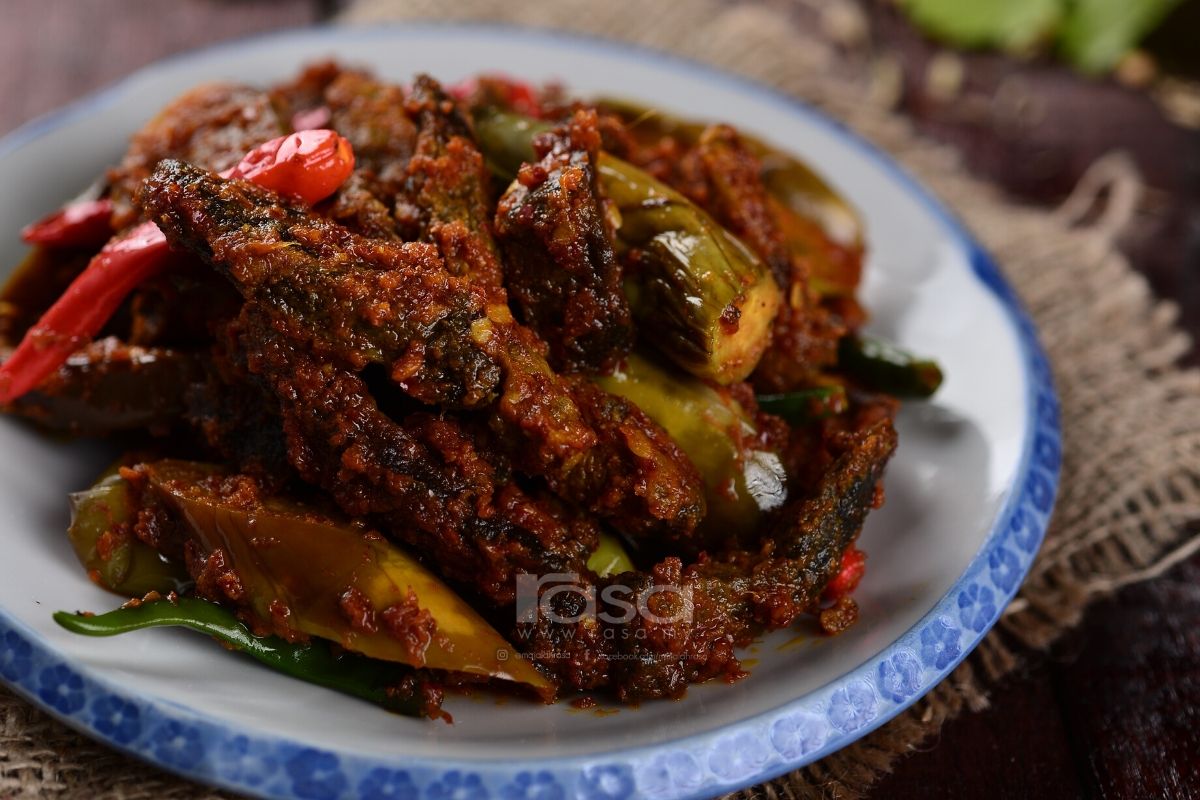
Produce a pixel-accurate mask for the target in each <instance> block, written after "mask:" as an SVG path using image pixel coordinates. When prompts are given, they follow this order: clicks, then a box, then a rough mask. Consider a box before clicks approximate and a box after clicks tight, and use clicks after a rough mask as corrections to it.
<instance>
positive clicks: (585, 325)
mask: <svg viewBox="0 0 1200 800" xmlns="http://www.w3.org/2000/svg"><path fill="white" fill-rule="evenodd" d="M599 140H600V136H599V133H598V132H597V131H596V115H595V112H584V111H580V112H578V113H576V115H575V116H574V117H572V118H571V120H570V122H569V123H568V124H567V125H564V126H562V127H559V128H557V129H555V130H554V131H553V132H551V133H546V134H542V135H540V136H539V137H537V140H536V151H537V154H538V155H540V156H541V160H540V161H539V162H538V163H537V164H536V165H526V166H525V167H523V168H522V170H521V174H520V178H519V180H518V182H517V183H514V184H513V186H512V187H510V189H509V190H508V192H507V193H506V194H505V196H504V197H503V198H501V201H500V205H499V207H498V209H497V212H496V229H497V233H498V235H500V237H501V241H502V243H503V244H504V246H505V249H506V250H507V251H508V253H509V256H510V257H509V260H508V263H507V265H506V266H507V269H506V278H507V284H508V288H509V291H510V293H511V294H512V295H513V296H514V298H515V299H516V300H517V302H518V303H519V305H520V306H521V309H522V311H523V313H524V315H525V318H526V320H527V321H528V322H529V323H530V324H531V325H532V326H533V327H534V328H535V329H536V330H537V331H538V334H539V335H541V336H542V338H543V339H545V340H546V341H547V342H548V343H549V344H550V349H551V354H552V356H553V358H554V361H555V363H556V365H558V366H559V367H560V368H564V369H569V370H572V371H581V372H610V371H611V370H612V369H613V367H615V366H616V363H617V361H618V360H619V359H620V358H621V356H623V355H625V354H626V353H628V352H629V350H630V348H631V347H632V346H633V339H634V331H633V323H632V321H631V318H630V310H629V303H628V301H627V300H626V298H625V292H624V289H623V287H622V283H621V279H622V267H621V262H619V261H618V260H617V259H616V257H615V255H614V248H613V232H612V231H611V230H610V229H609V225H608V224H607V221H606V214H605V208H604V206H605V200H604V198H603V197H602V195H601V192H600V184H599V176H598V171H597V168H596V159H597V157H598V155H599V149H598V148H599V144H600V141H599ZM566 232H569V234H570V235H569V237H568V236H564V233H566ZM547 290H549V291H547Z"/></svg>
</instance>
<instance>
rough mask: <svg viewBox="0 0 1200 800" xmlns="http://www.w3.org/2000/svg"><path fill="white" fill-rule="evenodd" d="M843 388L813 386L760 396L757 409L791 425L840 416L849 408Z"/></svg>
mask: <svg viewBox="0 0 1200 800" xmlns="http://www.w3.org/2000/svg"><path fill="white" fill-rule="evenodd" d="M849 404H850V403H849V400H848V399H847V397H846V388H845V387H844V386H814V387H812V388H811V389H800V390H798V391H795V392H784V393H783V394H760V395H759V396H758V407H759V408H760V409H762V410H763V411H765V412H767V413H768V414H774V415H775V416H777V417H783V418H784V419H785V420H787V421H788V422H790V423H791V424H793V425H804V424H806V423H809V422H812V421H814V420H818V419H824V418H825V417H831V416H833V415H834V414H841V413H842V412H843V411H845V410H846V409H847V408H848V407H849Z"/></svg>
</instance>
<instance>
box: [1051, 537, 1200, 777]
mask: <svg viewBox="0 0 1200 800" xmlns="http://www.w3.org/2000/svg"><path fill="white" fill-rule="evenodd" d="M1061 650H1065V651H1070V652H1071V654H1072V655H1073V656H1074V657H1073V658H1071V659H1070V660H1068V661H1064V662H1060V663H1059V664H1057V665H1056V666H1055V670H1054V672H1055V674H1054V682H1055V686H1056V688H1057V691H1058V695H1059V698H1060V701H1061V704H1062V709H1063V715H1064V717H1065V719H1066V720H1067V726H1068V729H1069V730H1070V731H1071V734H1072V745H1073V748H1074V752H1075V758H1076V762H1077V763H1078V764H1080V765H1081V767H1082V768H1083V770H1084V773H1085V774H1086V775H1087V777H1088V778H1089V780H1090V781H1091V782H1092V783H1093V785H1094V786H1095V787H1096V789H1097V791H1098V794H1099V795H1100V796H1102V797H1106V798H1107V797H1111V798H1127V797H1129V798H1132V797H1156V798H1165V799H1166V800H1173V799H1175V798H1178V799H1179V800H1183V799H1184V798H1195V797H1197V796H1200V557H1196V558H1193V559H1191V560H1190V561H1188V562H1185V563H1184V564H1183V565H1181V566H1180V567H1178V568H1176V569H1175V570H1173V571H1171V572H1170V573H1169V574H1167V575H1166V576H1164V577H1163V578H1161V579H1159V580H1156V581H1152V582H1150V583H1146V584H1142V585H1139V586H1132V587H1129V588H1127V589H1125V590H1124V591H1122V592H1121V593H1120V594H1119V595H1117V596H1116V597H1115V598H1113V599H1111V600H1107V601H1105V602H1103V603H1101V604H1099V605H1097V606H1096V607H1095V608H1093V609H1092V610H1091V611H1090V612H1089V614H1088V615H1087V618H1086V620H1085V622H1084V624H1083V625H1082V626H1081V627H1080V628H1079V629H1078V630H1077V631H1074V632H1073V633H1072V634H1071V635H1070V636H1069V637H1068V639H1067V641H1066V642H1065V643H1064V645H1063V648H1061Z"/></svg>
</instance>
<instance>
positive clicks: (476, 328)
mask: <svg viewBox="0 0 1200 800" xmlns="http://www.w3.org/2000/svg"><path fill="white" fill-rule="evenodd" d="M142 202H143V204H144V205H145V206H146V209H147V212H148V213H149V214H150V215H151V216H152V217H153V218H154V219H155V221H157V222H158V223H159V225H160V226H161V227H162V229H163V231H164V232H165V233H166V234H167V237H168V238H169V239H170V240H171V242H172V243H173V244H174V245H176V246H182V247H185V248H187V249H189V250H192V251H194V252H196V253H198V254H200V255H201V256H202V257H203V258H204V259H205V260H207V261H209V262H210V263H213V264H214V265H216V266H217V267H218V268H219V269H221V270H222V271H224V272H225V273H226V274H228V275H229V276H230V277H231V279H232V280H233V281H234V283H235V285H237V286H238V288H239V290H240V291H241V292H242V295H243V296H244V297H245V298H246V300H248V301H253V302H255V303H257V304H258V305H259V306H260V308H261V309H262V311H263V313H266V314H268V315H269V316H270V317H271V320H272V324H273V325H275V326H276V328H277V329H278V330H279V331H280V332H282V333H284V334H285V335H287V336H288V337H289V338H290V339H292V340H293V341H295V342H298V343H301V344H302V345H304V346H306V347H311V348H312V349H313V352H314V353H315V354H316V355H318V356H321V357H326V358H329V357H332V358H334V359H337V360H338V361H340V362H342V363H344V364H347V365H348V366H350V367H352V368H355V369H359V368H362V367H363V366H365V365H366V364H369V363H379V364H383V365H385V366H387V367H388V369H389V370H390V374H391V376H392V378H393V380H395V381H396V383H397V384H398V385H400V386H401V387H402V388H404V389H405V391H407V392H408V393H409V394H410V395H412V396H413V397H415V398H417V399H419V400H421V401H422V402H426V403H429V404H431V405H432V404H442V405H447V406H459V407H465V406H471V407H478V406H481V405H483V404H485V403H487V402H489V401H491V400H492V399H493V398H495V396H496V389H497V384H500V383H501V379H502V386H501V387H500V388H501V392H500V397H499V401H498V403H497V407H496V408H497V413H496V414H495V415H494V416H493V418H492V421H493V423H494V425H495V427H496V429H497V431H498V436H499V439H500V441H502V442H503V443H505V446H506V452H507V453H509V454H510V455H512V456H513V458H514V460H517V461H519V463H520V465H521V468H522V469H523V470H524V471H527V472H528V473H529V474H532V475H538V476H542V477H545V478H546V480H547V481H548V482H549V483H550V485H551V486H552V487H571V489H572V493H571V494H569V495H566V494H564V496H566V497H568V498H569V499H571V500H573V501H576V500H578V501H579V502H581V503H583V504H584V505H585V507H586V508H588V509H589V510H593V511H595V512H596V513H599V514H611V515H612V516H609V517H608V518H609V519H611V520H612V521H613V524H614V525H617V526H618V527H621V528H622V529H623V530H625V531H626V532H628V533H635V534H639V533H654V532H665V533H668V534H670V535H672V536H686V535H688V534H690V533H691V531H692V530H693V529H694V528H695V526H696V524H697V523H698V522H699V520H700V518H701V517H702V516H703V512H704V499H703V484H702V482H701V480H700V478H699V476H698V475H697V474H696V472H695V469H694V467H692V465H691V464H690V462H688V460H687V458H686V457H685V456H684V455H683V454H682V453H681V452H680V451H679V450H678V449H677V448H675V447H674V445H673V444H672V443H671V442H670V440H669V438H667V437H666V434H665V433H663V432H662V430H661V428H659V427H658V426H657V425H655V424H654V423H653V422H652V421H650V420H649V419H648V418H646V417H644V416H643V415H640V412H637V413H635V412H634V411H633V410H632V407H631V406H630V405H629V404H628V403H624V401H620V400H618V399H616V398H610V397H608V396H607V395H604V394H603V393H599V394H596V393H595V392H594V391H586V390H582V389H580V390H577V391H573V390H572V387H571V386H570V385H568V383H567V382H566V381H565V380H564V379H563V378H562V377H560V376H558V375H556V374H555V373H554V372H553V371H552V370H551V369H550V367H549V366H548V365H547V363H546V361H545V358H544V356H543V355H542V352H541V348H540V343H539V342H538V340H537V339H536V337H534V335H533V333H532V332H531V331H529V330H528V329H527V328H524V327H522V326H520V325H517V324H516V323H515V322H514V320H513V319H512V315H511V313H510V312H509V310H508V306H507V305H506V304H503V303H500V302H495V303H490V304H489V299H501V298H502V290H501V292H500V293H499V294H497V293H495V292H494V291H493V292H489V291H487V290H485V289H483V288H481V287H480V285H479V284H477V283H475V282H467V281H464V280H462V279H459V278H456V277H454V276H452V275H450V274H449V273H448V272H447V271H446V269H445V267H444V266H443V265H442V263H441V260H440V259H439V258H438V256H437V253H436V252H434V250H433V248H432V247H430V246H429V245H426V244H421V243H406V244H397V243H393V242H385V241H379V240H373V239H364V238H362V237H359V236H355V235H354V234H352V233H350V232H349V231H347V230H346V229H344V228H342V227H341V226H338V225H336V224H334V223H331V222H329V221H328V220H326V219H323V218H321V217H318V216H316V215H314V214H312V213H311V212H309V211H306V210H304V209H301V208H298V207H296V206H291V205H287V204H285V203H283V202H282V201H280V199H279V198H278V197H276V196H275V195H272V194H270V193H269V192H266V191H263V190H261V189H258V188H256V187H253V186H251V185H249V184H247V183H245V182H242V181H225V180H222V179H220V178H218V177H217V176H215V175H212V174H211V173H206V172H204V171H203V170H198V169H196V168H194V167H189V166H187V165H185V164H180V163H178V162H163V163H162V164H160V165H159V167H158V169H157V170H156V171H155V173H154V175H153V177H152V178H151V179H150V180H149V181H147V183H146V186H145V189H144V191H143V194H142ZM576 394H578V395H579V397H582V398H584V399H585V400H586V405H585V403H582V402H580V401H579V400H578V399H577V397H576ZM622 403H624V407H625V409H626V411H624V412H622V413H621V420H622V424H621V425H606V426H605V427H603V428H601V429H600V430H593V428H592V427H591V425H590V424H589V417H590V418H592V419H596V420H599V419H602V418H603V417H604V416H611V414H612V409H613V408H617V407H619V404H622ZM587 406H595V407H587ZM635 428H637V429H638V431H637V434H638V435H636V436H634V435H631V433H632V432H633V431H634V429H635ZM646 448H650V451H649V452H647V450H646ZM667 483H671V484H672V485H673V486H674V487H675V488H674V490H673V493H672V495H671V498H672V500H673V502H671V503H663V502H661V501H662V499H663V497H664V496H665V493H664V492H662V491H659V488H658V487H660V486H664V485H666V484H667ZM631 485H632V487H633V488H634V490H635V494H634V495H632V497H629V498H624V499H622V500H621V501H619V502H618V501H616V500H614V499H613V496H614V494H615V493H617V492H623V491H625V489H627V488H629V487H630V486H631ZM575 492H578V494H576V493H575ZM580 497H582V498H583V499H582V500H579V498H580Z"/></svg>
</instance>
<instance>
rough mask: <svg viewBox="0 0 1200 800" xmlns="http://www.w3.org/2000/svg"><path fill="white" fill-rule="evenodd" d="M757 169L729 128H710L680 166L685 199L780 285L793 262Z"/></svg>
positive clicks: (786, 279)
mask: <svg viewBox="0 0 1200 800" xmlns="http://www.w3.org/2000/svg"><path fill="white" fill-rule="evenodd" d="M761 170H762V165H761V164H760V163H759V160H758V158H756V157H755V155H754V154H753V153H751V152H750V151H749V150H748V149H747V148H746V146H745V145H744V144H743V143H742V141H741V138H740V137H739V136H738V134H737V131H736V130H734V129H733V128H731V127H730V126H728V125H711V126H709V127H708V128H705V129H704V132H703V133H702V134H700V141H699V142H697V144H696V146H695V147H694V148H692V149H691V150H690V151H688V153H687V154H686V155H685V156H684V158H683V160H682V161H681V163H680V166H679V174H680V175H681V177H682V180H683V188H684V189H685V190H686V193H687V194H688V196H689V197H690V198H691V199H692V200H693V201H694V202H695V203H697V204H698V205H700V206H701V207H703V208H704V209H706V210H707V211H708V212H709V213H710V214H712V215H713V217H714V218H715V219H716V220H717V221H719V222H720V223H721V224H722V225H724V226H725V227H726V228H727V229H728V230H729V231H730V232H732V233H733V234H734V235H735V236H737V237H738V238H739V239H741V240H742V241H743V242H745V243H746V244H747V245H748V246H749V247H750V249H751V250H753V251H754V252H756V253H757V254H758V255H759V257H760V258H762V259H763V260H765V261H766V262H767V264H768V265H769V266H770V267H771V271H772V273H773V274H774V275H775V280H776V281H778V282H779V285H780V286H784V287H787V286H790V285H791V284H792V283H793V281H794V280H795V279H796V277H800V278H802V279H803V278H804V276H795V275H793V272H792V263H791V262H792V258H791V255H790V254H789V253H788V251H787V247H786V246H785V245H784V242H783V238H782V237H781V236H780V235H779V230H778V228H777V226H776V224H775V220H774V217H773V216H772V215H771V211H770V205H769V201H768V198H767V190H766V187H764V186H763V182H762V179H761V178H760V177H759V175H760V173H761Z"/></svg>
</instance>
